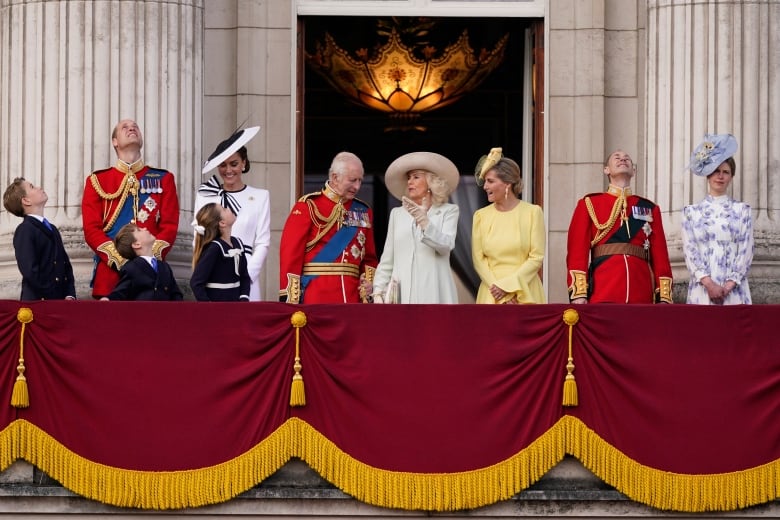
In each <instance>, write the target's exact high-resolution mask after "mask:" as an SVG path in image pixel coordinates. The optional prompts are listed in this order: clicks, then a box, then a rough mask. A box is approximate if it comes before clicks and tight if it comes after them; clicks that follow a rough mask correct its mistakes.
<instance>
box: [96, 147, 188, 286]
mask: <svg viewBox="0 0 780 520" xmlns="http://www.w3.org/2000/svg"><path fill="white" fill-rule="evenodd" d="M81 219H82V223H83V227H84V238H85V239H86V241H87V244H88V245H89V247H90V248H91V249H92V250H93V251H94V252H95V262H96V265H95V272H94V275H93V280H92V295H93V296H94V297H96V298H98V297H101V296H108V295H109V294H111V291H112V290H113V289H114V286H115V285H116V284H117V282H118V281H119V268H120V267H121V265H122V264H123V263H124V261H125V260H124V259H123V258H122V256H121V255H120V254H119V253H118V252H117V250H116V248H115V247H114V243H113V238H114V236H115V235H116V234H117V232H118V231H119V230H120V229H121V228H122V226H124V225H125V224H127V223H129V222H133V221H134V222H135V223H136V224H137V225H138V227H141V228H146V229H148V230H149V232H150V233H151V234H153V235H154V236H155V237H156V238H157V241H156V242H155V244H154V254H155V256H157V257H158V258H159V259H160V260H162V259H164V258H165V256H166V255H167V254H168V252H169V251H170V249H171V245H172V244H173V243H174V242H175V241H176V232H177V231H178V229H179V198H178V196H177V195H176V183H175V181H174V178H173V174H172V173H170V172H168V171H165V170H158V169H155V168H150V167H149V166H145V165H144V164H143V161H140V160H139V161H137V162H135V163H133V164H132V165H128V164H127V163H125V162H123V161H118V162H117V164H116V166H114V167H112V168H108V169H107V170H100V171H96V172H95V173H93V174H92V175H90V176H89V177H87V180H86V183H85V185H84V197H83V198H82V200H81Z"/></svg>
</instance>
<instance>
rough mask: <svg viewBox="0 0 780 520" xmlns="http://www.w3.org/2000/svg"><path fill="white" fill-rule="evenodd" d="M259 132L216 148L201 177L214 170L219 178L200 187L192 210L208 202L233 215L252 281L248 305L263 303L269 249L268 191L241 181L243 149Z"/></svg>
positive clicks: (244, 161) (244, 164) (245, 158)
mask: <svg viewBox="0 0 780 520" xmlns="http://www.w3.org/2000/svg"><path fill="white" fill-rule="evenodd" d="M259 131H260V127H259V126H253V127H251V128H246V129H244V130H239V131H237V132H236V133H234V134H233V135H231V136H230V137H228V138H227V139H225V140H224V141H222V142H221V143H219V145H217V149H216V150H214V152H213V153H212V154H211V156H210V157H209V160H208V162H207V163H206V165H205V166H204V167H203V171H202V173H208V172H210V171H211V170H213V169H215V168H216V169H217V171H218V173H219V175H213V176H212V177H211V178H210V179H209V180H208V181H206V182H204V183H203V184H201V185H200V187H199V188H198V193H197V195H196V196H195V207H194V208H193V211H194V213H195V214H197V213H198V210H199V209H200V208H202V207H203V206H205V205H206V204H208V203H209V202H216V203H218V204H220V205H221V206H222V207H223V208H228V209H230V210H231V211H232V212H233V214H235V215H236V222H235V223H234V224H233V236H235V237H238V238H240V239H241V241H242V242H243V243H244V250H245V251H244V252H245V253H246V255H247V268H248V270H249V278H250V279H251V280H252V285H251V287H250V290H249V301H260V300H261V299H262V294H263V293H262V288H261V287H260V270H261V269H262V268H263V263H264V262H265V258H266V256H268V248H269V247H270V245H271V201H270V197H269V194H268V190H262V189H260V188H254V187H252V186H248V185H247V184H245V183H244V179H243V174H244V173H246V172H248V171H249V167H250V163H249V158H248V154H247V149H246V146H245V145H246V143H248V142H249V140H250V139H252V138H253V137H254V136H255V135H256V134H257V132H259ZM193 243H194V242H193Z"/></svg>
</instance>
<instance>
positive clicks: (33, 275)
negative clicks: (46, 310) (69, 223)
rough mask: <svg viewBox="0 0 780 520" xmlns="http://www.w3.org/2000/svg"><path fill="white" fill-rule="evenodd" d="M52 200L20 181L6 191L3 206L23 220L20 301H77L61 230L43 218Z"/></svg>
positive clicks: (17, 243) (18, 245)
mask: <svg viewBox="0 0 780 520" xmlns="http://www.w3.org/2000/svg"><path fill="white" fill-rule="evenodd" d="M48 200H49V196H48V195H46V192H45V191H43V188H41V187H37V186H33V185H32V184H31V183H30V182H28V181H26V180H25V179H24V178H23V177H17V178H16V179H14V181H13V182H12V183H11V185H10V186H8V188H7V189H6V190H5V194H4V195H3V205H4V206H5V209H7V210H8V211H9V212H10V213H13V214H14V215H16V216H17V217H22V218H23V219H24V220H23V221H22V223H21V224H19V226H18V227H17V228H16V231H14V253H15V255H16V264H17V265H18V266H19V271H20V272H21V273H22V294H21V298H20V299H21V300H23V301H30V300H63V299H65V300H75V299H76V288H75V283H74V280H73V267H72V266H71V265H70V259H69V258H68V253H67V252H65V246H64V245H63V243H62V236H60V232H59V230H58V229H57V228H56V227H55V226H54V224H52V223H50V222H49V221H48V220H46V219H45V218H44V217H43V208H44V206H46V202H47V201H48Z"/></svg>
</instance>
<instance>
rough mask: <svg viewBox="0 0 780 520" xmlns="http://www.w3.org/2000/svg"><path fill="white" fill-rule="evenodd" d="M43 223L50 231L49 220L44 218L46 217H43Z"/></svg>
mask: <svg viewBox="0 0 780 520" xmlns="http://www.w3.org/2000/svg"><path fill="white" fill-rule="evenodd" d="M43 225H44V226H46V229H48V230H49V231H51V222H49V221H48V220H46V219H43Z"/></svg>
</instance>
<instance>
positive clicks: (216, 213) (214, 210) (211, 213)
mask: <svg viewBox="0 0 780 520" xmlns="http://www.w3.org/2000/svg"><path fill="white" fill-rule="evenodd" d="M195 220H196V221H197V223H198V225H199V226H203V234H202V235H201V234H200V233H198V232H196V233H195V247H193V248H192V268H193V269H195V266H196V265H197V264H198V260H200V255H201V253H202V252H203V248H204V247H206V245H207V244H208V243H209V242H211V241H213V240H215V239H216V238H217V237H219V235H220V231H219V223H220V221H221V220H222V207H221V206H220V205H219V204H217V203H216V202H210V203H208V204H206V205H205V206H203V207H202V208H200V209H199V210H198V213H197V214H196V215H195Z"/></svg>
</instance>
